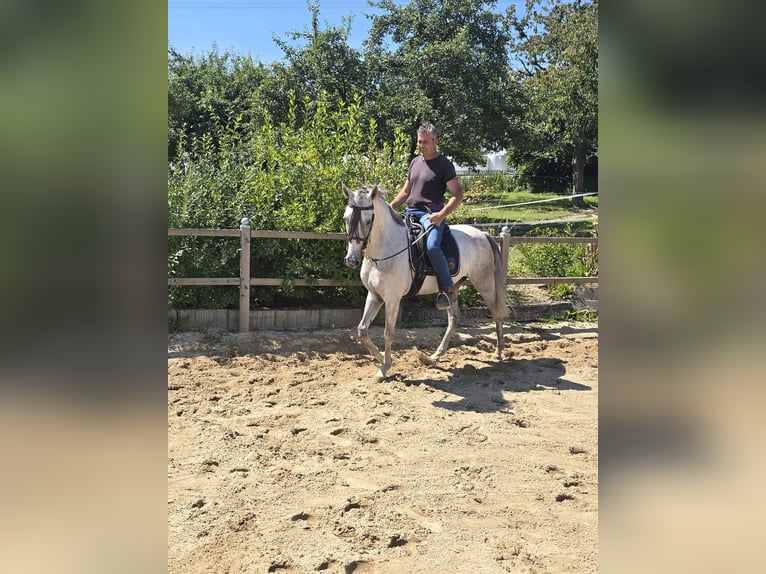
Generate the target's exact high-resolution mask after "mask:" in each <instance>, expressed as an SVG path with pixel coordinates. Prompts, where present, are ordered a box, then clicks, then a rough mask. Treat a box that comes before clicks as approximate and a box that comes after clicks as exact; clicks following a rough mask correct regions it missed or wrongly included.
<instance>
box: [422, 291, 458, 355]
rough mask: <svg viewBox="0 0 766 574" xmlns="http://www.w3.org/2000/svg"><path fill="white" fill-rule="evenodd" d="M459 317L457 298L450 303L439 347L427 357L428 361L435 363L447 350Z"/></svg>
mask: <svg viewBox="0 0 766 574" xmlns="http://www.w3.org/2000/svg"><path fill="white" fill-rule="evenodd" d="M455 293H457V289H456V290H455ZM459 315H460V307H458V303H457V297H455V298H454V300H453V301H451V304H450V307H449V310H448V311H447V330H446V331H445V333H444V336H443V337H442V340H441V343H439V346H438V347H437V348H436V351H434V353H433V355H431V356H430V357H429V359H431V360H432V361H435V360H436V359H438V358H439V357H441V356H442V355H443V354H444V352H445V351H446V350H447V347H449V342H450V340H451V339H452V335H454V334H455V330H456V329H457V323H458V317H459Z"/></svg>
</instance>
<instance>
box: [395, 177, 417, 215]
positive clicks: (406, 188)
mask: <svg viewBox="0 0 766 574" xmlns="http://www.w3.org/2000/svg"><path fill="white" fill-rule="evenodd" d="M411 190H412V186H411V185H410V180H409V179H408V180H407V181H405V182H404V185H403V186H402V189H401V191H400V192H399V193H397V194H396V197H395V198H394V199H393V201H391V203H390V204H389V205H390V206H391V207H393V208H394V209H396V208H397V207H399V206H400V205H402V204H403V203H404V202H405V201H407V198H408V197H409V196H410V191H411Z"/></svg>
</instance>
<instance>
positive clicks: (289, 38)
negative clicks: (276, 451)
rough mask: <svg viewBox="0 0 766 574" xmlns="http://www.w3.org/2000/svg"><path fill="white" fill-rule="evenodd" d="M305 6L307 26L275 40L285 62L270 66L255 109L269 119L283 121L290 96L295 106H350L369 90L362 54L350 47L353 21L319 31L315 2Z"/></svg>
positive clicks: (318, 15) (317, 10)
mask: <svg viewBox="0 0 766 574" xmlns="http://www.w3.org/2000/svg"><path fill="white" fill-rule="evenodd" d="M306 4H307V8H308V10H309V12H310V13H311V24H310V25H309V26H308V27H306V28H305V29H304V30H302V31H296V32H289V33H288V34H286V39H283V38H277V37H274V42H275V43H276V44H277V45H278V46H279V48H280V49H281V50H282V52H283V53H284V59H283V60H282V61H280V62H275V63H274V64H272V66H271V69H270V71H271V74H270V75H269V77H268V78H267V79H266V80H265V81H264V82H263V83H262V84H261V86H260V88H259V93H258V102H259V105H260V106H261V107H262V108H263V109H266V110H268V111H269V113H270V114H271V116H272V117H286V115H287V112H288V109H289V107H290V94H294V95H295V96H296V97H297V98H298V100H304V99H307V100H309V101H317V100H319V99H326V100H328V101H330V102H333V103H335V104H339V103H341V102H343V103H350V102H352V101H353V100H354V98H355V97H356V96H357V94H362V93H364V92H365V91H366V89H367V88H366V84H367V82H366V75H365V69H364V62H363V60H362V54H361V53H360V52H359V50H354V49H352V48H350V47H349V44H348V37H349V34H350V29H351V20H352V17H351V16H350V17H349V18H344V19H342V22H341V25H340V26H328V27H326V28H323V27H322V26H321V25H320V6H319V2H318V1H317V0H309V1H307V3H306ZM294 111H295V110H294Z"/></svg>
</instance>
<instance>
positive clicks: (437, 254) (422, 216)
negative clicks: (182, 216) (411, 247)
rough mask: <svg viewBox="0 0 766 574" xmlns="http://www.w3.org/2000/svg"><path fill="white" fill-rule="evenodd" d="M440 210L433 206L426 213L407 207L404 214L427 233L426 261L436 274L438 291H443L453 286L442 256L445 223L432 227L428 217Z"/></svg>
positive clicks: (439, 207) (438, 207)
mask: <svg viewBox="0 0 766 574" xmlns="http://www.w3.org/2000/svg"><path fill="white" fill-rule="evenodd" d="M441 209H442V207H441V206H434V207H432V208H431V211H430V212H428V211H426V210H425V209H413V208H410V207H408V208H407V209H406V210H405V212H406V213H409V214H411V215H414V216H415V217H417V218H418V221H420V224H421V225H422V226H423V229H424V230H425V232H426V233H428V235H427V236H426V252H427V253H428V259H429V260H430V261H431V266H432V267H433V268H434V272H435V273H436V280H437V282H438V283H439V291H444V290H445V289H447V288H449V287H452V286H453V285H454V282H453V281H452V276H451V275H450V272H449V265H448V264H447V258H446V257H445V256H444V251H442V234H443V233H444V228H445V227H446V224H447V222H446V220H444V221H443V222H442V223H441V224H440V225H434V224H433V223H431V220H430V219H429V217H428V216H429V215H431V213H435V212H437V211H441ZM429 230H430V231H429Z"/></svg>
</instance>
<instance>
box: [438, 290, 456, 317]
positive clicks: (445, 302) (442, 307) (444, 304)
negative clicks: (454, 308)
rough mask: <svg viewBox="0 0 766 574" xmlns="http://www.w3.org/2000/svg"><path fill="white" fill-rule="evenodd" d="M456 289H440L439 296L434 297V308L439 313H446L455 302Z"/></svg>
mask: <svg viewBox="0 0 766 574" xmlns="http://www.w3.org/2000/svg"><path fill="white" fill-rule="evenodd" d="M456 297H457V289H455V286H454V285H453V286H452V287H447V288H446V289H442V290H441V292H440V293H439V295H438V296H437V297H436V308H437V309H438V310H439V311H446V310H447V309H449V308H450V305H452V302H453V301H455V300H456Z"/></svg>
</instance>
